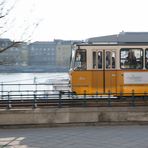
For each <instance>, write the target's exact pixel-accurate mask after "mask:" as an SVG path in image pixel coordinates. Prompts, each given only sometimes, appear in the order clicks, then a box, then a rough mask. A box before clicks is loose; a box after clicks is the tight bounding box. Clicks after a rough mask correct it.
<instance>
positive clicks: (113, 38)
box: [84, 32, 148, 44]
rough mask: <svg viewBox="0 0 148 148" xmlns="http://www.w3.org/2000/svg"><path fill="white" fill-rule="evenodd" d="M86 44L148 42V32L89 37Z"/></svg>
mask: <svg viewBox="0 0 148 148" xmlns="http://www.w3.org/2000/svg"><path fill="white" fill-rule="evenodd" d="M85 43H86V44H133V43H134V44H148V32H120V33H119V34H114V35H107V36H99V37H93V38H88V39H87V40H86V41H85ZM85 43H84V44H85Z"/></svg>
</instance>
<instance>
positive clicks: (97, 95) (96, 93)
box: [96, 91, 99, 104]
mask: <svg viewBox="0 0 148 148" xmlns="http://www.w3.org/2000/svg"><path fill="white" fill-rule="evenodd" d="M98 94H99V93H98V91H96V100H97V104H98V99H99V98H98Z"/></svg>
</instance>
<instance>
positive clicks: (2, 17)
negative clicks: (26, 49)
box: [0, 0, 41, 52]
mask: <svg viewBox="0 0 148 148" xmlns="http://www.w3.org/2000/svg"><path fill="white" fill-rule="evenodd" d="M19 2H21V0H0V37H2V36H4V35H5V34H7V33H8V32H10V33H11V34H16V32H15V31H16V26H17V29H19V30H18V32H19V39H17V41H15V39H12V40H14V41H13V42H12V44H11V45H9V46H7V47H4V48H0V52H3V51H5V50H7V49H9V48H11V47H17V46H20V45H21V43H22V42H29V41H30V40H31V37H32V35H33V33H34V31H35V30H36V28H37V27H38V25H39V23H40V22H41V19H39V18H35V17H34V16H33V13H34V10H35V8H34V7H35V5H33V4H32V5H31V6H30V3H29V2H28V7H29V8H30V10H29V13H30V14H32V16H33V17H31V15H29V16H26V17H23V18H22V20H21V22H19V24H17V23H18V22H17V19H16V16H15V13H14V12H15V10H16V9H17V8H18V7H19V5H18V3H19Z"/></svg>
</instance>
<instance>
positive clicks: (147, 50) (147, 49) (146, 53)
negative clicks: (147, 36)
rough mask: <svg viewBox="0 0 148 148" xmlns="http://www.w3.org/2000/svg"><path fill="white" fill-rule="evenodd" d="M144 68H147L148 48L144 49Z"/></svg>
mask: <svg viewBox="0 0 148 148" xmlns="http://www.w3.org/2000/svg"><path fill="white" fill-rule="evenodd" d="M145 69H148V48H146V49H145Z"/></svg>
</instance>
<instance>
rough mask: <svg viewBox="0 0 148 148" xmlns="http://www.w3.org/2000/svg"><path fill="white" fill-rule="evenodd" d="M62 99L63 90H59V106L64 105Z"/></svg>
mask: <svg viewBox="0 0 148 148" xmlns="http://www.w3.org/2000/svg"><path fill="white" fill-rule="evenodd" d="M61 99H62V91H59V104H58V107H59V108H61V107H62V102H61Z"/></svg>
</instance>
